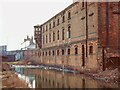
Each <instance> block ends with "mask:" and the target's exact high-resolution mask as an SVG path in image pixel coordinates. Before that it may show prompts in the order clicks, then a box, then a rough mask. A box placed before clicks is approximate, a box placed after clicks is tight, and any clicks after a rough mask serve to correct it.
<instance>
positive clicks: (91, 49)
mask: <svg viewBox="0 0 120 90" xmlns="http://www.w3.org/2000/svg"><path fill="white" fill-rule="evenodd" d="M89 54H93V46H90V47H89Z"/></svg>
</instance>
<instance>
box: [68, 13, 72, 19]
mask: <svg viewBox="0 0 120 90" xmlns="http://www.w3.org/2000/svg"><path fill="white" fill-rule="evenodd" d="M69 19H71V13H70V12H68V20H69Z"/></svg>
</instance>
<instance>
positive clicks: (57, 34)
mask: <svg viewBox="0 0 120 90" xmlns="http://www.w3.org/2000/svg"><path fill="white" fill-rule="evenodd" d="M57 36H58V37H57V39H58V40H59V30H58V32H57Z"/></svg>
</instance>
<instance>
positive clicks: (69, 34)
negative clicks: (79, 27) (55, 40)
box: [68, 26, 71, 38]
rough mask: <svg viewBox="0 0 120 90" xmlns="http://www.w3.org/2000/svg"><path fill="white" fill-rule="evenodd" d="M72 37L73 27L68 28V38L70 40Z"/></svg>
mask: <svg viewBox="0 0 120 90" xmlns="http://www.w3.org/2000/svg"><path fill="white" fill-rule="evenodd" d="M70 37H71V27H70V26H68V38H70Z"/></svg>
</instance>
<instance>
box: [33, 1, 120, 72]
mask: <svg viewBox="0 0 120 90" xmlns="http://www.w3.org/2000/svg"><path fill="white" fill-rule="evenodd" d="M119 8H120V5H119V3H117V2H116V3H112V2H109V3H108V2H99V3H98V2H87V3H86V2H75V3H73V4H71V5H70V6H68V7H67V8H65V9H64V10H63V11H61V12H60V13H58V14H57V15H55V16H54V17H52V18H51V19H50V20H48V21H46V22H45V23H43V24H42V25H36V26H34V28H35V40H36V44H37V47H39V49H40V50H39V53H40V59H39V60H38V61H39V63H44V64H48V65H58V66H67V67H72V68H74V69H78V70H87V71H89V70H90V71H91V70H92V71H96V70H102V69H103V70H104V68H105V66H104V64H103V63H105V61H104V59H106V55H107V54H106V53H105V52H107V51H109V52H110V51H111V52H112V51H115V52H114V53H117V56H116V57H118V56H119V55H118V53H119V52H118V51H119V48H120V42H119V40H120V36H119V34H120V25H119V24H120V10H119ZM37 29H38V31H37ZM37 32H40V33H38V35H37V34H36V33H37ZM113 56H115V55H113Z"/></svg>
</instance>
